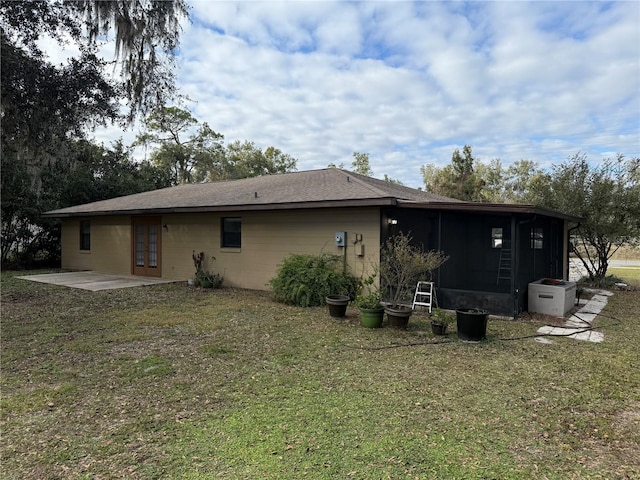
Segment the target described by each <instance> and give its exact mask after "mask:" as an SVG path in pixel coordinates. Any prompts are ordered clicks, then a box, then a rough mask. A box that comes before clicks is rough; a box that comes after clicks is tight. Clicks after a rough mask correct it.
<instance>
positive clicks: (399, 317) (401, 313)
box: [384, 307, 413, 328]
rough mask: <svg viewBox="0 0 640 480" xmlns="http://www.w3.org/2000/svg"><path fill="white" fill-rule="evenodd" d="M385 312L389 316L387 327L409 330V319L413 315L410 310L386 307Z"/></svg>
mask: <svg viewBox="0 0 640 480" xmlns="http://www.w3.org/2000/svg"><path fill="white" fill-rule="evenodd" d="M384 311H385V312H386V314H387V325H389V326H390V327H393V328H407V325H409V317H410V316H411V314H412V313H413V310H411V309H410V308H392V307H385V309H384Z"/></svg>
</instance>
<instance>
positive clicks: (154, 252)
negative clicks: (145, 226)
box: [149, 225, 158, 268]
mask: <svg viewBox="0 0 640 480" xmlns="http://www.w3.org/2000/svg"><path fill="white" fill-rule="evenodd" d="M149 267H150V268H157V267H158V226H157V225H149Z"/></svg>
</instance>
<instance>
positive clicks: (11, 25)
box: [0, 0, 186, 260]
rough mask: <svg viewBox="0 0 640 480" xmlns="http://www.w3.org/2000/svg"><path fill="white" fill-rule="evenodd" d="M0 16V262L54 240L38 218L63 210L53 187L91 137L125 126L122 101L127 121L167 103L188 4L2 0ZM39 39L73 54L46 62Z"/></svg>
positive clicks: (49, 226) (68, 175) (69, 172)
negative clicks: (110, 53) (103, 52)
mask: <svg viewBox="0 0 640 480" xmlns="http://www.w3.org/2000/svg"><path fill="white" fill-rule="evenodd" d="M0 13H1V18H2V23H1V25H0V27H1V29H0V42H1V55H0V61H1V66H0V74H1V88H0V90H1V92H2V102H1V116H2V124H1V129H2V138H1V152H0V156H1V162H2V165H1V168H2V172H1V189H2V200H1V210H2V212H1V213H2V242H3V244H2V245H3V251H2V258H3V260H6V259H7V258H8V255H14V256H15V255H16V254H17V253H18V252H23V253H24V252H27V251H28V250H29V248H30V246H33V245H38V244H41V242H40V239H42V238H44V237H46V236H49V237H51V236H52V235H55V228H56V227H55V225H54V224H55V222H52V221H50V220H43V219H42V218H41V217H40V214H41V212H42V211H44V210H46V209H49V208H58V207H64V206H68V205H65V204H63V203H61V202H62V201H63V198H62V197H60V194H61V191H60V189H59V188H58V187H59V183H60V182H62V183H64V181H67V180H69V179H72V178H73V177H74V173H76V172H77V170H78V168H80V167H79V164H81V163H83V162H85V159H84V157H76V156H75V154H74V151H75V150H76V149H77V147H78V142H79V141H80V140H82V139H83V138H85V136H86V132H87V130H88V129H90V128H92V127H94V126H95V125H98V124H104V123H107V122H112V121H116V120H118V119H121V118H123V117H122V116H121V114H120V104H119V101H120V100H123V101H124V103H126V104H127V105H128V112H127V114H126V115H125V117H124V118H125V119H126V120H129V121H131V120H132V119H133V118H134V116H135V115H136V113H137V112H138V111H145V110H146V109H148V108H150V107H151V106H153V105H155V104H157V102H163V101H164V100H165V99H166V98H169V97H170V96H171V95H172V93H173V77H172V69H171V58H172V53H173V50H174V49H175V47H176V46H177V41H178V34H179V31H180V27H179V21H180V18H181V17H182V16H183V15H186V6H185V4H184V2H183V1H182V0H175V1H167V2H162V1H152V0H141V1H136V2H128V1H125V0H118V1H114V2H105V1H98V0H95V1H33V2H27V1H24V2H14V1H2V2H0ZM112 30H113V31H114V33H115V34H114V36H113V38H114V41H115V43H116V57H115V59H114V63H113V64H111V65H109V64H107V62H105V61H104V60H102V59H100V58H99V57H98V56H97V54H96V53H97V44H98V42H102V41H104V38H108V37H109V32H110V31H112ZM42 35H49V36H50V37H51V38H53V39H54V40H56V41H57V42H58V43H59V44H64V43H67V42H72V43H74V44H75V45H76V46H77V47H78V50H79V52H80V53H79V55H78V56H76V57H73V58H70V59H69V60H68V61H67V63H66V64H64V65H53V64H51V63H50V62H48V61H47V59H46V57H45V55H44V53H43V52H42V51H41V50H40V48H39V47H38V40H39V38H40V37H41V36H42ZM114 67H117V68H114ZM86 167H87V168H90V167H91V166H90V165H86ZM43 255H44V253H43Z"/></svg>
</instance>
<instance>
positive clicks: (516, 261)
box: [511, 214, 538, 320]
mask: <svg viewBox="0 0 640 480" xmlns="http://www.w3.org/2000/svg"><path fill="white" fill-rule="evenodd" d="M537 218H538V215H535V214H534V215H533V217H531V218H530V219H528V220H521V221H519V222H517V224H516V217H515V215H513V216H512V217H511V228H512V229H513V230H512V234H511V237H512V238H514V239H515V241H516V243H515V245H513V248H512V249H511V255H512V260H513V263H512V265H514V269H513V274H512V278H511V281H512V282H513V290H512V292H514V303H513V319H514V320H515V319H516V318H518V313H520V312H518V300H519V296H520V287H519V286H517V285H515V282H516V279H517V278H518V277H519V273H520V262H519V258H520V255H516V250H517V249H518V233H519V232H520V226H521V225H524V224H525V223H533V222H535V221H536V219H537ZM516 226H517V228H515V227H516Z"/></svg>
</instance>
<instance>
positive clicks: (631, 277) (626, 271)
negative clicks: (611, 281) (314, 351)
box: [607, 267, 640, 287]
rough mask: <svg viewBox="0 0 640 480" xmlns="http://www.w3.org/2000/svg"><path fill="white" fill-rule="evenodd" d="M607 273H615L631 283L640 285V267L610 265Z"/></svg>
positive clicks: (636, 285)
mask: <svg viewBox="0 0 640 480" xmlns="http://www.w3.org/2000/svg"><path fill="white" fill-rule="evenodd" d="M607 275H615V276H616V277H619V278H621V279H622V280H624V281H625V282H626V283H627V284H629V285H633V286H635V287H640V267H615V268H614V267H609V268H608V269H607Z"/></svg>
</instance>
